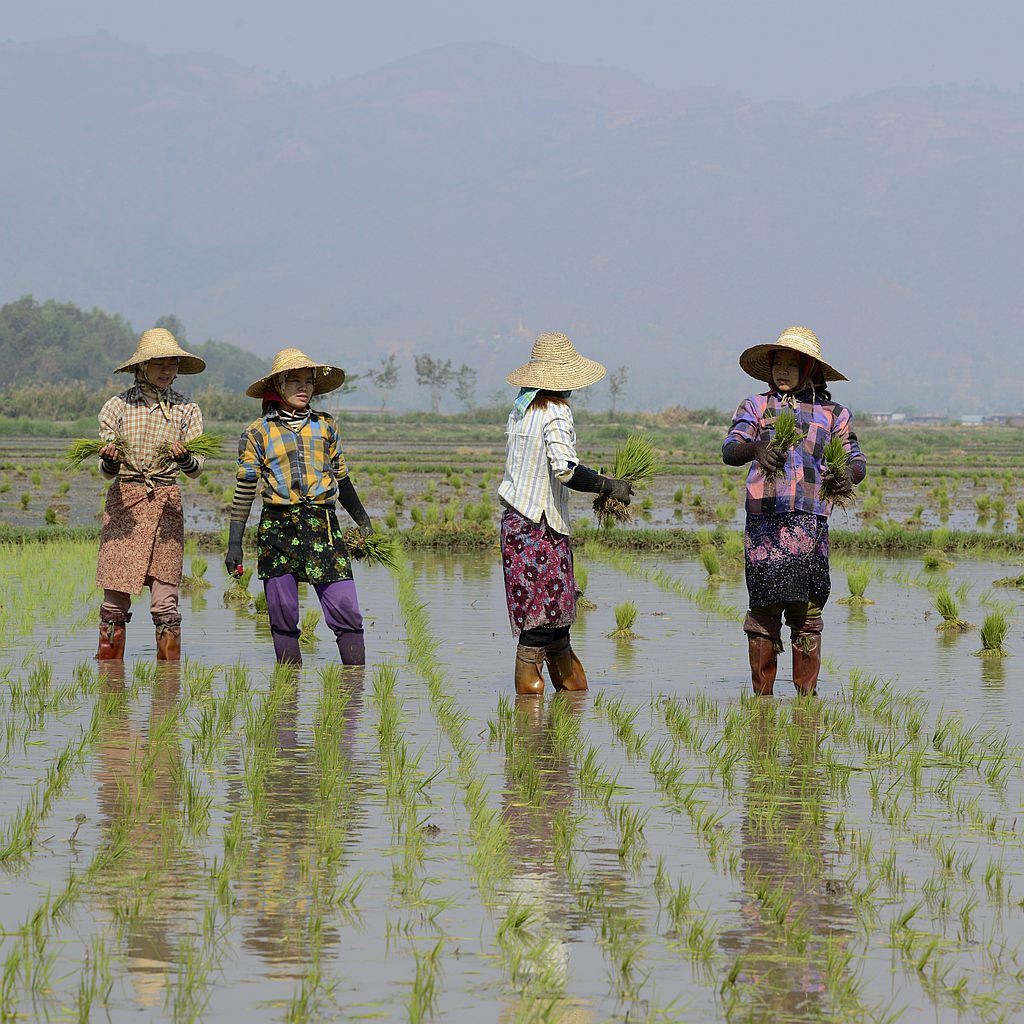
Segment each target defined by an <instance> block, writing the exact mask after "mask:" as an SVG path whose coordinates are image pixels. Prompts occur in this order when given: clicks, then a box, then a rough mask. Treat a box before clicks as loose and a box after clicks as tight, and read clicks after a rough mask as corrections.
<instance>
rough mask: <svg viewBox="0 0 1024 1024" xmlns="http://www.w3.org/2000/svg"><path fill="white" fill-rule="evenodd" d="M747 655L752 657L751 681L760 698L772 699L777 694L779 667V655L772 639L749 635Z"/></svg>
mask: <svg viewBox="0 0 1024 1024" xmlns="http://www.w3.org/2000/svg"><path fill="white" fill-rule="evenodd" d="M747 653H748V654H749V655H750V681H751V682H752V683H753V686H754V693H756V694H757V695H758V697H771V696H772V695H773V694H774V693H775V674H776V672H777V671H778V667H779V654H778V650H777V648H776V646H775V641H774V640H772V639H771V637H767V636H758V635H756V634H754V633H748V634H747Z"/></svg>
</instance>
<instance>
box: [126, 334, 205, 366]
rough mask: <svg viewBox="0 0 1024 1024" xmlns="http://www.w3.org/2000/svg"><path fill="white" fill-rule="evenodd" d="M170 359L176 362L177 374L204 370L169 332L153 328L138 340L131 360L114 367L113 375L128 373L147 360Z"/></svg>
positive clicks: (203, 363) (198, 360)
mask: <svg viewBox="0 0 1024 1024" xmlns="http://www.w3.org/2000/svg"><path fill="white" fill-rule="evenodd" d="M172 358H173V359H177V360H178V373H202V372H203V370H205V369H206V362H205V361H204V360H202V359H200V358H199V356H194V355H192V353H191V352H186V351H185V350H184V349H183V348H182V347H181V346H180V345H179V344H178V340H177V338H175V337H174V335H173V334H171V332H170V331H167V330H164V328H163V327H153V328H151V329H150V330H148V331H145V332H144V333H143V335H142V337H141V338H139V343H138V345H136V347H135V353H134V354H133V355H132V357H131V359H129V360H128V362H126V363H122V364H121V365H120V366H118V367H116V368H115V370H114V373H129V372H130V371H132V370H134V369H135V367H137V366H138V365H139V364H140V363H144V362H146V361H147V360H148V359H172Z"/></svg>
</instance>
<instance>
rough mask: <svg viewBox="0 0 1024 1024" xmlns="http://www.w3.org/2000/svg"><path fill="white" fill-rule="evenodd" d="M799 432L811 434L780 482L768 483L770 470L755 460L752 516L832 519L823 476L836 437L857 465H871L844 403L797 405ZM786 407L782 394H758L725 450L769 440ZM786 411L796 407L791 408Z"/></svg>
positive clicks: (736, 420)
mask: <svg viewBox="0 0 1024 1024" xmlns="http://www.w3.org/2000/svg"><path fill="white" fill-rule="evenodd" d="M794 406H795V407H794V408H793V412H794V414H795V415H796V422H797V427H798V429H799V430H800V431H801V433H804V432H806V435H807V436H806V437H805V438H804V440H803V443H802V444H800V445H798V446H797V447H796V448H794V449H793V450H792V451H791V452H790V453H789V457H788V458H787V459H786V466H785V469H784V471H783V473H782V475H781V476H780V477H778V478H777V479H776V480H772V481H768V480H765V478H764V470H763V469H762V468H761V466H760V464H759V463H758V462H757V461H756V460H755V461H754V462H752V463H751V464H750V470H749V471H748V473H747V501H746V509H747V513H748V514H750V515H757V514H759V513H762V512H813V513H814V514H815V515H819V516H827V515H828V514H829V513H830V512H831V511H832V503H831V502H829V501H823V500H822V498H821V474H822V471H823V469H824V464H825V457H824V451H825V445H826V444H827V443H828V441H829V439H830V438H832V437H836V436H838V437H841V438H842V439H843V446H844V447H845V448H846V453H847V457H848V458H849V460H850V461H851V462H857V461H860V462H862V463H866V461H867V460H866V459H865V457H864V453H863V452H862V451H861V449H860V444H859V443H858V441H857V435H856V434H855V433H854V432H853V417H852V416H851V415H850V410H849V409H847V408H846V407H845V406H842V405H840V404H839V403H838V402H832V401H827V402H822V401H814V402H800V401H798V402H795V403H794ZM782 407H783V405H782V396H781V395H780V394H779V393H778V392H777V391H768V392H765V393H764V394H761V395H752V396H751V397H750V398H748V399H746V401H744V402H743V403H741V405H740V407H739V408H738V409H737V410H736V415H735V416H734V417H733V421H732V426H731V427H730V428H729V433H728V434H727V435H726V438H725V442H724V444H723V448H724V447H725V445H728V444H730V443H732V442H733V441H756V440H758V439H759V438H762V437H763V438H768V437H770V436H771V434H770V432H769V426H770V421H771V420H772V419H774V417H775V416H776V414H777V413H778V412H779V410H780V409H781V408H782ZM786 408H790V406H789V405H788V404H787V405H786Z"/></svg>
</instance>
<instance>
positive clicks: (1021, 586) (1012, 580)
mask: <svg viewBox="0 0 1024 1024" xmlns="http://www.w3.org/2000/svg"><path fill="white" fill-rule="evenodd" d="M992 586H993V587H1016V588H1017V589H1018V590H1024V572H1022V573H1021V574H1020V575H1019V576H1001V577H1000V578H999V579H997V580H993V581H992Z"/></svg>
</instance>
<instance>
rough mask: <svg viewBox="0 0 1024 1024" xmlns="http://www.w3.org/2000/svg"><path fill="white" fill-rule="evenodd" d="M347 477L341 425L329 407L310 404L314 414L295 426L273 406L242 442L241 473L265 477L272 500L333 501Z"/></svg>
mask: <svg viewBox="0 0 1024 1024" xmlns="http://www.w3.org/2000/svg"><path fill="white" fill-rule="evenodd" d="M346 476H348V468H347V467H346V465H345V455H344V453H343V452H342V450H341V440H340V438H339V437H338V426H337V424H336V423H335V421H334V417H333V416H331V415H329V414H328V413H326V412H317V411H316V410H315V409H310V411H309V419H307V420H306V422H305V423H304V424H303V426H302V427H301V428H300V429H299V430H298V431H295V430H292V429H291V428H290V427H288V426H286V425H285V424H284V422H283V421H282V420H281V418H280V414H279V411H278V410H277V409H276V408H274V407H271V408H270V409H268V410H267V413H266V415H265V416H263V418H262V419H258V420H255V421H254V422H253V423H251V424H250V425H249V426H248V427H247V428H246V431H245V433H244V434H242V436H241V438H240V440H239V442H238V468H237V470H236V471H235V478H236V479H237V480H240V481H244V482H246V483H255V482H256V481H257V480H261V481H262V483H263V487H262V492H263V502H264V504H266V505H297V504H299V503H300V502H312V503H313V504H317V505H329V504H331V503H332V502H334V501H335V500H336V499H337V497H338V483H337V482H338V481H339V480H343V479H344V478H345V477H346Z"/></svg>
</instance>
